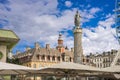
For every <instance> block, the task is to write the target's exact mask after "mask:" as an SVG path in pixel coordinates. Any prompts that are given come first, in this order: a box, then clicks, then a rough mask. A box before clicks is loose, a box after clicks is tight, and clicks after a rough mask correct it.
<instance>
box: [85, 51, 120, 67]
mask: <svg viewBox="0 0 120 80" xmlns="http://www.w3.org/2000/svg"><path fill="white" fill-rule="evenodd" d="M117 52H118V51H117V50H111V51H108V52H103V53H102V54H100V53H96V54H92V53H90V55H88V56H86V57H87V59H88V60H89V63H90V64H91V65H93V66H96V67H98V68H105V67H110V65H111V63H112V62H113V60H114V57H115V56H116V54H117Z"/></svg>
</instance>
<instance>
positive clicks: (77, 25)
mask: <svg viewBox="0 0 120 80" xmlns="http://www.w3.org/2000/svg"><path fill="white" fill-rule="evenodd" d="M74 23H75V27H79V26H80V14H79V12H78V10H77V12H76V14H75V20H74Z"/></svg>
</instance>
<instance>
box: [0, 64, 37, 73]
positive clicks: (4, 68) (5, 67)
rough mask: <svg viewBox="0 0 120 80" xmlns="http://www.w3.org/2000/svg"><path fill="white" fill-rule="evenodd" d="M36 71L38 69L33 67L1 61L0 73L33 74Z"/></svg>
mask: <svg viewBox="0 0 120 80" xmlns="http://www.w3.org/2000/svg"><path fill="white" fill-rule="evenodd" d="M35 72H36V70H35V69H33V68H29V67H25V66H20V65H16V64H10V63H4V62H0V75H12V74H28V73H29V74H32V73H35Z"/></svg>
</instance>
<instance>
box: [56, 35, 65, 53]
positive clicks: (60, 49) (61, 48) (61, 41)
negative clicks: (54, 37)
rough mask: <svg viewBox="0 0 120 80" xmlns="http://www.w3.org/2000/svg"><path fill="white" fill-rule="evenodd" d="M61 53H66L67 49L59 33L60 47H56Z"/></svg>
mask: <svg viewBox="0 0 120 80" xmlns="http://www.w3.org/2000/svg"><path fill="white" fill-rule="evenodd" d="M56 48H57V49H58V50H59V52H61V53H63V52H64V51H65V47H64V45H63V39H62V34H61V33H59V37H58V46H57V47H56Z"/></svg>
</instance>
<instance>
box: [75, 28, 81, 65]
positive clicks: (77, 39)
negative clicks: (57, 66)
mask: <svg viewBox="0 0 120 80" xmlns="http://www.w3.org/2000/svg"><path fill="white" fill-rule="evenodd" d="M82 57H83V49H82V28H79V27H78V28H75V29H74V62H75V63H80V64H81V63H82Z"/></svg>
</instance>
